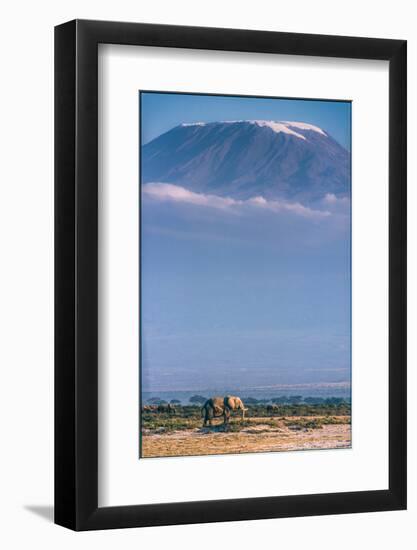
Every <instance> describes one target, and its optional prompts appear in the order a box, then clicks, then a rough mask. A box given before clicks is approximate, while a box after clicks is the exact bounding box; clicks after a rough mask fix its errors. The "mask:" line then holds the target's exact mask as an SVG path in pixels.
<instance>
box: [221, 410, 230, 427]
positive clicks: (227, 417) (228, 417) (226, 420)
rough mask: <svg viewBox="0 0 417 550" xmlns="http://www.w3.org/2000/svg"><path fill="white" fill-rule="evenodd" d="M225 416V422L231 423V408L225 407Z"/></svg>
mask: <svg viewBox="0 0 417 550" xmlns="http://www.w3.org/2000/svg"><path fill="white" fill-rule="evenodd" d="M223 417H224V423H225V424H228V423H229V419H230V411H229V409H227V408H225V409H224V413H223Z"/></svg>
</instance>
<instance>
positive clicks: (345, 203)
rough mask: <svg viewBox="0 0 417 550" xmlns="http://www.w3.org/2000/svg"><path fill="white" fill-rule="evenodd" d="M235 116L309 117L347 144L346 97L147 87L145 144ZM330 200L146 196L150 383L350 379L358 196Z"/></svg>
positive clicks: (146, 365) (145, 359)
mask: <svg viewBox="0 0 417 550" xmlns="http://www.w3.org/2000/svg"><path fill="white" fill-rule="evenodd" d="M233 119H277V120H291V121H302V122H308V123H311V124H315V125H317V126H319V127H321V128H323V129H324V130H326V132H328V133H330V134H331V135H332V136H333V137H334V138H335V139H338V140H339V141H340V142H342V141H343V140H345V145H347V144H348V143H349V141H350V137H349V136H350V104H349V103H339V102H338V103H333V102H332V103H329V102H324V101H323V102H322V101H304V100H303V101H288V100H261V99H242V98H224V97H213V96H190V95H185V96H184V95H182V96H181V95H178V94H175V95H170V94H153V93H152V94H149V93H147V94H142V120H141V123H142V143H145V142H147V141H149V140H150V139H152V138H153V137H156V136H157V135H159V134H160V133H162V132H164V131H165V130H168V129H170V128H171V127H173V126H176V125H178V124H181V123H183V122H196V121H205V122H207V121H211V120H213V121H214V120H233ZM179 145H180V144H179ZM184 184H186V182H184ZM148 185H151V184H148ZM142 189H143V188H142ZM182 194H184V193H182ZM325 208H326V210H328V211H329V215H327V216H322V217H321V216H319V217H317V216H305V215H300V214H297V212H296V211H292V210H287V211H285V212H284V211H282V212H281V211H279V212H274V211H268V210H265V209H262V208H256V207H252V206H250V205H244V204H243V205H233V206H230V207H227V208H215V207H213V204H211V201H207V204H205V205H201V204H194V203H193V202H192V201H191V202H190V201H189V202H186V201H183V202H181V201H170V200H166V199H163V198H161V197H159V198H158V196H157V195H156V196H155V195H154V196H152V195H149V194H147V193H144V192H142V207H141V213H142V219H141V243H142V248H141V273H142V281H141V284H142V293H141V296H142V304H141V311H142V331H141V332H142V346H141V350H142V357H141V360H142V366H141V372H142V377H141V379H142V391H146V392H148V391H150V392H157V391H164V390H165V391H166V390H176V391H180V390H195V391H197V390H201V391H203V390H206V389H207V391H208V390H210V389H214V388H225V389H226V388H229V389H233V391H239V388H248V387H259V386H271V385H274V384H300V383H302V384H317V383H320V384H328V383H341V382H348V381H349V380H350V321H351V318H350V291H351V289H350V284H351V281H350V201H349V200H348V199H341V200H337V199H336V198H334V199H333V200H332V201H331V202H329V203H328V204H326V205H325ZM242 391H243V389H242Z"/></svg>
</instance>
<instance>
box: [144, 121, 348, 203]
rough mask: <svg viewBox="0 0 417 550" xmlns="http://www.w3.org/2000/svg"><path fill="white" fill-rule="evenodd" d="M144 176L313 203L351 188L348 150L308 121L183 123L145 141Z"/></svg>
mask: <svg viewBox="0 0 417 550" xmlns="http://www.w3.org/2000/svg"><path fill="white" fill-rule="evenodd" d="M141 170H142V183H148V182H164V183H172V184H177V185H181V186H182V187H185V188H186V189H189V190H191V191H194V192H198V193H210V194H214V195H219V196H228V197H232V198H237V199H248V198H252V197H255V196H263V197H265V198H267V199H271V198H282V199H287V200H298V201H300V202H312V201H313V202H314V201H315V200H319V199H321V198H323V196H325V195H326V194H327V193H332V194H334V195H336V196H346V195H348V194H349V192H350V155H349V153H348V152H347V151H346V150H345V149H344V148H343V147H342V146H341V145H340V144H339V143H337V141H335V140H334V139H333V138H332V137H331V136H330V135H329V134H328V133H327V132H325V131H324V130H322V129H321V128H318V127H317V126H313V125H311V124H307V123H303V122H287V121H285V122H275V121H264V120H242V121H226V122H209V123H203V122H197V123H190V124H181V125H179V126H176V127H175V128H172V129H171V130H169V131H168V132H166V133H164V134H162V135H160V136H158V137H157V138H155V139H154V140H152V141H150V142H149V143H147V144H145V145H143V146H142V161H141Z"/></svg>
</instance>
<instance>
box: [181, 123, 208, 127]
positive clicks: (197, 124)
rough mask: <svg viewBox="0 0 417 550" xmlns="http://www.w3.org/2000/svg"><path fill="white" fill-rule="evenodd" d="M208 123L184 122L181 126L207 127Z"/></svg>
mask: <svg viewBox="0 0 417 550" xmlns="http://www.w3.org/2000/svg"><path fill="white" fill-rule="evenodd" d="M205 125H206V123H205V122H183V123H182V124H181V126H183V127H184V128H185V127H186V126H205Z"/></svg>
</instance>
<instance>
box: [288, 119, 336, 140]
mask: <svg viewBox="0 0 417 550" xmlns="http://www.w3.org/2000/svg"><path fill="white" fill-rule="evenodd" d="M283 124H287V125H288V126H292V127H293V128H299V129H300V130H311V131H312V132H318V133H319V134H322V135H323V136H326V137H327V134H326V132H323V130H322V129H321V128H319V127H318V126H314V124H307V123H306V122H289V121H288V120H286V121H284V122H283Z"/></svg>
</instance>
